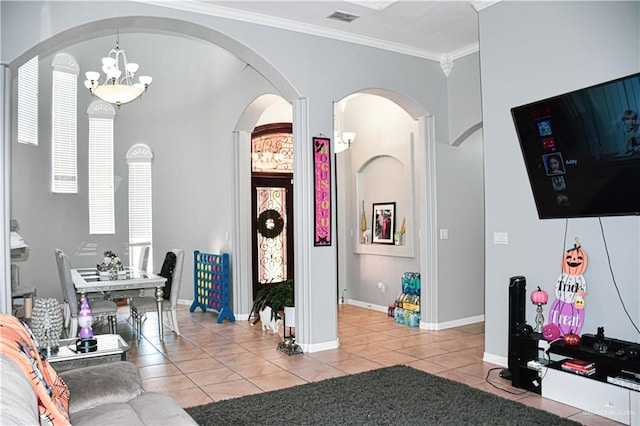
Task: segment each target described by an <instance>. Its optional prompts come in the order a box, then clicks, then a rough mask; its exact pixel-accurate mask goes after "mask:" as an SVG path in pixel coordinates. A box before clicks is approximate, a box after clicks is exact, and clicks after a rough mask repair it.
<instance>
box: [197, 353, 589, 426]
mask: <svg viewBox="0 0 640 426" xmlns="http://www.w3.org/2000/svg"><path fill="white" fill-rule="evenodd" d="M187 412H188V413H189V414H190V415H191V416H192V417H193V418H194V420H195V421H196V422H197V423H198V424H200V425H233V426H235V425H266V424H271V425H286V424H291V425H346V424H348V425H505V426H506V425H509V426H513V425H541V426H542V425H544V426H548V425H554V426H564V425H579V423H577V422H574V421H571V420H568V419H565V418H562V417H559V416H556V415H555V414H551V413H548V412H546V411H541V410H537V409H535V408H532V407H528V406H526V405H523V404H520V403H518V402H514V401H510V400H507V399H504V398H500V397H498V396H496V395H493V394H490V393H487V392H484V391H481V390H478V389H474V388H472V387H470V386H467V385H465V384H462V383H458V382H454V381H451V380H448V379H444V378H441V377H437V376H434V375H431V374H428V373H425V372H423V371H420V370H416V369H414V368H411V367H407V366H401V365H398V366H393V367H387V368H382V369H379V370H372V371H368V372H365V373H360V374H353V375H349V376H343V377H337V378H333V379H327V380H323V381H321V382H315V383H308V384H305V385H300V386H295V387H292V388H287V389H282V390H277V391H272V392H266V393H261V394H256V395H250V396H245V397H242V398H236V399H229V400H226V401H220V402H214V403H211V404H206V405H200V406H197V407H191V408H188V409H187Z"/></svg>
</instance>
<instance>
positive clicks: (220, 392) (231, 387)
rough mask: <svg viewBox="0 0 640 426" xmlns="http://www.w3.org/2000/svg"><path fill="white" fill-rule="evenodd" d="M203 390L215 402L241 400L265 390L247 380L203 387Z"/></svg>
mask: <svg viewBox="0 0 640 426" xmlns="http://www.w3.org/2000/svg"><path fill="white" fill-rule="evenodd" d="M202 390H203V391H204V392H205V393H206V394H207V395H209V397H210V398H211V399H213V400H214V401H222V400H225V399H231V398H239V397H241V396H246V395H254V394H256V393H262V392H263V390H262V389H260V388H259V387H258V386H256V385H254V384H253V383H251V382H250V381H248V380H247V379H239V380H234V381H232V382H225V383H217V384H215V385H208V386H202Z"/></svg>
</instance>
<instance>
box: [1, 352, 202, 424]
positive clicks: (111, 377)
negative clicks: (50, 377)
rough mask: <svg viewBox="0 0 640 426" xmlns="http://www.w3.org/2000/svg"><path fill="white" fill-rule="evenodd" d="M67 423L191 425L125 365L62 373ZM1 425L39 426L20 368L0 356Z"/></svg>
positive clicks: (176, 407)
mask: <svg viewBox="0 0 640 426" xmlns="http://www.w3.org/2000/svg"><path fill="white" fill-rule="evenodd" d="M60 377H61V378H62V379H63V380H64V381H65V383H66V384H67V386H69V391H70V394H71V396H70V400H69V415H70V421H71V424H72V425H74V426H80V425H92V426H93V425H127V426H129V425H172V426H173V425H195V424H197V423H195V422H194V421H193V419H192V418H191V417H190V416H189V415H188V414H187V413H186V411H184V410H183V409H182V407H180V405H179V404H178V403H177V402H176V400H174V399H173V398H171V397H170V396H167V395H164V394H161V393H156V392H145V391H144V389H143V388H142V383H141V380H140V375H139V373H138V369H137V367H136V366H135V365H134V364H132V363H130V362H127V361H120V362H115V363H111V364H102V365H98V366H93V367H85V368H79V369H76V370H70V371H66V372H64V373H61V374H60ZM0 395H2V398H0V425H34V424H39V422H40V420H39V417H38V402H37V399H36V395H35V393H34V391H33V387H32V385H31V383H30V381H29V380H28V379H27V378H26V377H25V375H24V373H23V370H22V369H21V368H20V367H19V366H18V365H17V364H16V363H15V362H14V361H13V360H12V359H11V358H9V357H8V356H6V355H5V354H0Z"/></svg>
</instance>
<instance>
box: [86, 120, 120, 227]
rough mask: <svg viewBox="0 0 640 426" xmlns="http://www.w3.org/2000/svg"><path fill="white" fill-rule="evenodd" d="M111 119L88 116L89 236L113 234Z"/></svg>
mask: <svg viewBox="0 0 640 426" xmlns="http://www.w3.org/2000/svg"><path fill="white" fill-rule="evenodd" d="M113 192H114V184H113V119H111V118H96V117H89V233H90V234H92V235H93V234H115V212H114V193H113Z"/></svg>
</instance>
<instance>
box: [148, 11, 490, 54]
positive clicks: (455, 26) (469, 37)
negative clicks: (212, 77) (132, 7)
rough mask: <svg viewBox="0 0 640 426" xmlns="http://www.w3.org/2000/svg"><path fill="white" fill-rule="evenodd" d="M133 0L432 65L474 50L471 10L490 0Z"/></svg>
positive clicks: (475, 35)
mask: <svg viewBox="0 0 640 426" xmlns="http://www.w3.org/2000/svg"><path fill="white" fill-rule="evenodd" d="M139 1H141V2H144V3H152V4H155V5H158V6H164V7H168V8H174V9H180V10H187V11H191V12H197V13H202V14H206V15H212V16H221V17H226V18H231V19H237V20H241V21H245V22H252V23H258V24H262V25H268V26H273V27H278V28H283V29H287V30H292V31H298V32H303V33H308V34H314V35H319V36H322V37H328V38H333V39H339V40H346V41H350V42H353V43H358V44H362V45H367V46H373V47H378V48H383V49H387V50H392V51H397V52H401V53H405V54H409V55H413V56H417V57H422V58H427V59H433V60H438V61H442V60H443V59H444V60H454V59H457V58H459V57H461V56H465V55H467V54H469V53H473V52H476V51H477V50H478V13H477V10H480V9H482V8H483V7H486V6H488V5H490V4H493V3H495V0H492V1H478V0H437V1H430V0H390V1H389V0H388V1H375V0H354V1H325V0H295V1H292V0H289V1H271V0H262V1H244V0H223V1H205V0H183V1H162V0H139ZM336 11H339V12H346V13H349V14H352V15H356V16H358V18H357V19H356V20H354V21H353V22H350V23H348V22H342V21H338V20H333V19H328V18H327V17H328V16H329V15H331V14H332V13H334V12H336Z"/></svg>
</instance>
